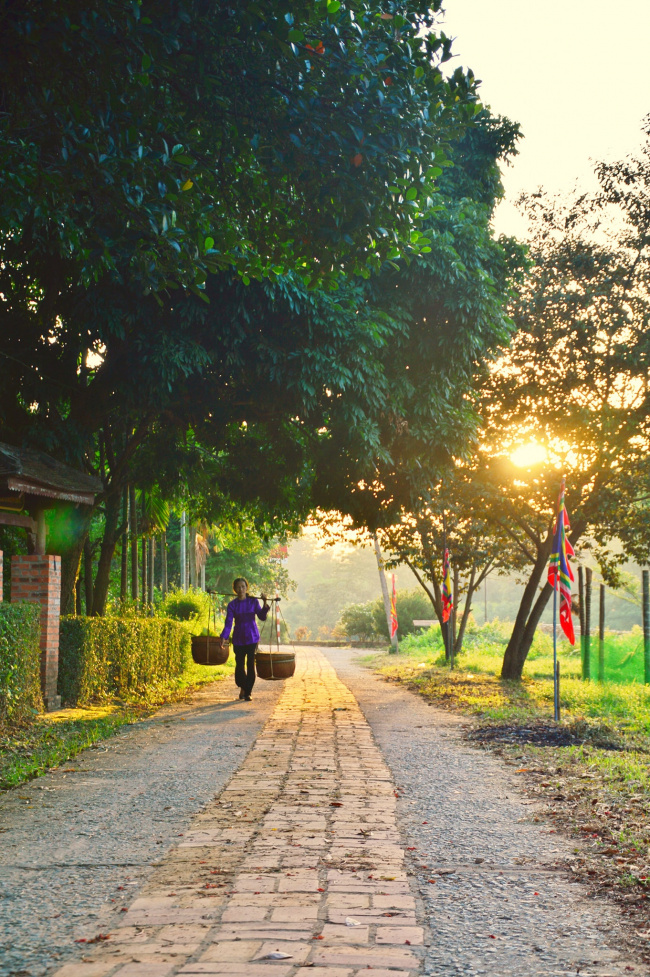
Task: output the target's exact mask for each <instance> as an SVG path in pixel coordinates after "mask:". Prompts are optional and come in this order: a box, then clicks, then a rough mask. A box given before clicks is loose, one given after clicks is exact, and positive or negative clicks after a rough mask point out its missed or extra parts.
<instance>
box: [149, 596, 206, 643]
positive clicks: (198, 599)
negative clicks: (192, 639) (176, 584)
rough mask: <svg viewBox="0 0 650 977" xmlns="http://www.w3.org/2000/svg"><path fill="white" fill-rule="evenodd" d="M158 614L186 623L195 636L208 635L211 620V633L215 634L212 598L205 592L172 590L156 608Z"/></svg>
mask: <svg viewBox="0 0 650 977" xmlns="http://www.w3.org/2000/svg"><path fill="white" fill-rule="evenodd" d="M156 614H157V615H159V616H160V617H171V618H172V619H173V620H174V621H184V622H185V623H186V624H187V625H188V627H189V629H190V631H191V632H192V633H193V634H201V633H207V627H208V618H210V621H209V623H210V628H211V631H212V633H213V634H214V631H215V624H214V619H213V618H212V617H211V616H210V597H209V596H208V594H206V592H205V591H204V590H192V589H190V590H187V591H183V590H180V589H173V590H170V591H169V593H168V594H166V595H165V597H163V599H162V600H161V601H160V603H159V604H158V606H157V607H156ZM219 630H220V629H219Z"/></svg>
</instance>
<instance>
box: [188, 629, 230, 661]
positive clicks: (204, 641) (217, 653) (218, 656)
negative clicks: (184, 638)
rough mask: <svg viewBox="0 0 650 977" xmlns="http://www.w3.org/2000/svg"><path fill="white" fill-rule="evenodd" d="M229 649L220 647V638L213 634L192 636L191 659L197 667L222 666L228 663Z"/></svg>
mask: <svg viewBox="0 0 650 977" xmlns="http://www.w3.org/2000/svg"><path fill="white" fill-rule="evenodd" d="M229 650H230V649H229V647H228V645H226V647H225V648H222V646H221V638H217V637H216V635H214V634H209V635H208V634H193V635H192V658H193V659H194V661H195V662H196V664H197V665H223V664H224V663H225V662H227V661H228V653H229Z"/></svg>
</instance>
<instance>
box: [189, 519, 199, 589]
mask: <svg viewBox="0 0 650 977" xmlns="http://www.w3.org/2000/svg"><path fill="white" fill-rule="evenodd" d="M190 586H191V587H192V588H193V589H194V590H196V589H197V587H198V586H199V576H198V573H197V570H196V526H190Z"/></svg>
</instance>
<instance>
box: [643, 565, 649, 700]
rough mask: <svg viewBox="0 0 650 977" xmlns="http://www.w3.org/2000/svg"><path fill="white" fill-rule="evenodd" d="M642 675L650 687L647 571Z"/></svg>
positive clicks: (645, 574) (647, 573)
mask: <svg viewBox="0 0 650 977" xmlns="http://www.w3.org/2000/svg"><path fill="white" fill-rule="evenodd" d="M643 673H644V681H645V684H646V685H650V581H649V571H648V570H644V571H643Z"/></svg>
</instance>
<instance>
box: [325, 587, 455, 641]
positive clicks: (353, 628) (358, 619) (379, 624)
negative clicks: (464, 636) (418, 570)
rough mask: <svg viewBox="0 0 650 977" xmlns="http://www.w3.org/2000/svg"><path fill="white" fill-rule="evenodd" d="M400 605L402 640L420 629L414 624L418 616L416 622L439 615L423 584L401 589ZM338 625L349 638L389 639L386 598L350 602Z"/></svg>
mask: <svg viewBox="0 0 650 977" xmlns="http://www.w3.org/2000/svg"><path fill="white" fill-rule="evenodd" d="M396 604H397V622H398V631H397V633H398V636H399V638H400V639H401V638H403V637H404V636H405V635H407V634H411V633H413V632H414V631H418V630H419V629H418V628H416V627H415V625H414V624H413V620H414V619H415V620H416V621H417V620H422V619H425V620H431V619H433V618H434V617H435V613H434V610H433V607H432V605H431V601H430V600H429V598H428V597H427V595H426V594H425V593H424V591H423V590H422V589H421V588H419V587H416V588H415V589H414V590H398V591H397V600H396ZM336 628H337V630H338V631H339V632H342V633H343V634H345V635H346V636H347V637H349V638H351V637H358V638H361V639H362V640H363V639H369V638H372V639H376V638H386V639H388V623H387V621H386V611H385V610H384V602H383V599H382V598H381V597H378V598H377V599H376V600H370V601H367V602H366V603H365V604H348V606H347V607H346V608H344V610H343V613H342V614H341V618H340V620H339V622H338V623H337V625H336Z"/></svg>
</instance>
